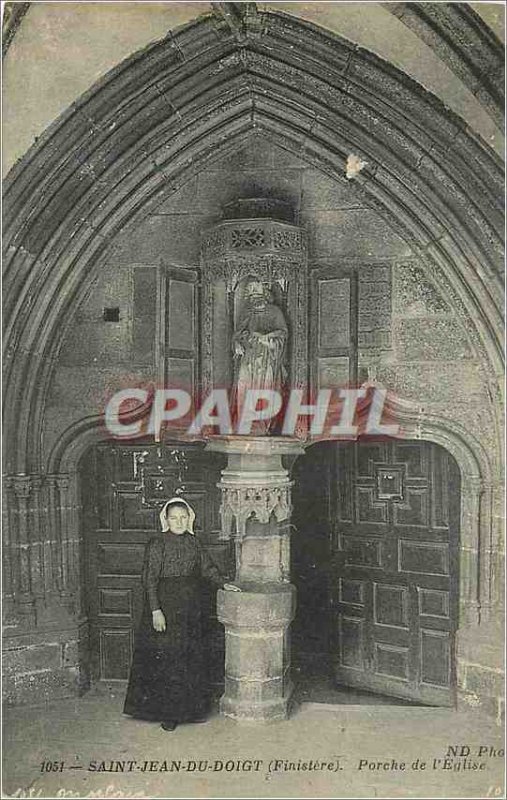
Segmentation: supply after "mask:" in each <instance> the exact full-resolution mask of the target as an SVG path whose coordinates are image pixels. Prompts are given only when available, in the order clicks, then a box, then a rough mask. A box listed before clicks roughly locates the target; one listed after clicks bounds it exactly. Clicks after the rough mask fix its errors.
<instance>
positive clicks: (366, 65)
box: [4, 12, 503, 694]
mask: <svg viewBox="0 0 507 800" xmlns="http://www.w3.org/2000/svg"><path fill="white" fill-rule="evenodd" d="M259 19H260V21H261V23H262V24H261V26H260V28H259V27H257V26H254V27H249V26H248V25H247V26H246V29H245V32H244V35H243V34H242V36H240V37H239V38H238V37H236V35H233V33H232V32H231V31H230V30H229V29H228V28H226V27H221V26H218V28H217V24H216V20H215V18H214V17H212V16H210V17H204V18H203V19H201V20H199V21H197V22H195V23H194V24H192V25H190V26H187V27H185V28H184V29H182V30H180V31H179V32H177V33H175V34H174V35H172V36H171V37H168V38H167V39H165V40H163V41H161V42H158V43H156V44H154V45H153V46H152V47H150V48H148V49H147V50H146V51H143V52H142V53H140V54H137V55H135V56H134V57H132V58H131V59H129V60H128V61H127V62H125V63H124V64H122V65H120V66H119V67H118V68H116V69H115V70H113V72H112V73H111V74H109V75H108V76H106V78H104V79H103V80H102V81H100V82H99V83H98V84H97V86H96V87H94V88H93V89H92V90H91V91H90V92H89V93H87V94H86V95H85V96H84V97H83V98H82V99H81V100H80V101H79V103H77V104H76V105H75V106H73V107H71V108H70V109H69V110H68V111H67V112H66V113H65V114H64V115H63V116H62V118H61V119H60V120H58V121H57V122H56V123H54V125H52V126H51V128H50V129H48V131H47V132H46V134H45V135H44V136H42V137H41V138H40V140H39V141H38V142H37V144H36V145H34V147H33V148H32V149H31V150H30V151H29V153H27V155H26V157H25V158H24V159H22V161H21V162H19V163H18V164H17V165H16V166H15V167H14V168H13V170H12V171H11V173H10V175H9V178H8V180H7V187H6V192H5V208H6V214H5V224H6V230H5V236H4V244H5V266H6V277H5V279H4V288H5V302H6V313H5V317H6V322H7V333H6V337H5V342H6V358H5V366H6V379H5V384H4V385H5V388H6V402H5V414H6V418H5V424H4V429H5V431H6V436H7V440H6V446H5V449H4V452H5V454H6V471H7V474H8V478H7V484H6V485H7V492H6V513H7V522H8V524H7V526H6V536H7V537H8V539H7V542H6V548H5V552H6V554H7V555H6V559H8V560H9V565H10V566H9V569H8V572H7V576H8V581H7V582H6V591H7V597H6V611H7V614H8V619H9V621H10V624H12V627H13V628H14V629H15V631H16V632H17V633H19V634H20V635H24V633H29V632H33V631H34V630H38V631H40V633H38V634H37V635H38V636H39V639H38V641H39V642H40V645H41V647H42V646H45V645H44V641H45V631H46V630H47V629H48V626H49V629H51V626H53V628H54V627H55V625H56V626H59V627H60V628H62V630H67V631H70V630H71V629H72V630H74V631H76V630H77V629H76V619H77V618H78V609H77V607H76V595H75V592H76V587H77V585H78V565H79V535H78V527H77V514H78V510H79V495H78V488H77V485H76V480H75V469H76V464H77V461H78V458H79V453H80V452H83V449H84V448H85V446H87V444H88V443H89V442H91V441H96V440H97V438H100V432H99V426H98V422H97V420H95V419H91V418H90V419H85V420H82V421H80V422H79V423H78V424H77V425H76V426H72V428H71V429H70V430H67V431H61V437H60V444H59V445H58V446H57V448H56V449H55V450H54V451H53V454H52V455H51V456H50V457H49V459H47V460H46V459H45V458H44V455H43V452H42V448H41V433H42V429H43V422H44V413H45V401H46V397H47V393H48V388H49V386H50V383H51V377H52V374H53V370H54V365H55V360H56V358H57V355H58V352H59V349H60V347H61V345H62V341H63V339H64V337H65V334H66V332H67V330H68V327H69V325H70V322H71V319H72V314H73V313H74V311H75V308H76V306H77V305H79V303H80V302H81V301H82V299H83V297H84V296H85V295H86V292H87V290H88V288H89V286H90V284H91V281H92V280H93V277H94V275H96V274H97V271H98V270H99V269H100V264H101V262H102V259H104V258H105V256H106V254H107V252H108V248H109V247H110V246H111V245H112V243H113V241H114V237H115V235H116V234H117V233H118V231H120V230H124V229H126V228H127V227H128V226H132V225H136V224H137V223H138V222H139V220H140V219H142V218H143V215H145V214H146V213H147V212H148V211H149V209H150V208H152V207H153V206H154V205H156V204H158V203H159V202H160V201H161V200H162V199H163V198H166V197H168V196H170V195H171V194H172V193H174V192H175V191H176V190H177V189H178V188H179V187H181V186H182V185H184V184H185V182H186V181H188V180H189V178H190V177H191V176H192V175H194V174H195V173H196V172H198V171H199V169H201V168H202V166H203V165H204V164H208V163H210V162H211V161H212V160H213V159H215V158H218V157H223V156H224V155H226V154H227V153H229V152H231V151H232V149H233V148H234V147H236V146H237V144H238V143H239V142H241V141H245V140H246V138H247V137H248V136H249V135H250V134H251V132H252V131H260V132H262V133H263V134H264V135H265V136H267V137H268V138H269V139H270V140H271V141H274V142H276V143H277V144H279V145H280V146H281V147H282V148H284V149H285V150H288V151H291V152H297V153H298V154H300V155H301V157H302V158H304V159H305V160H307V161H309V162H310V163H312V164H314V165H316V166H317V167H318V168H319V169H320V170H322V171H323V172H325V173H326V174H328V175H329V176H331V177H337V176H341V175H342V174H343V172H344V169H345V163H346V160H347V157H348V156H349V155H350V154H357V155H358V156H359V157H360V158H361V159H362V160H363V161H365V162H366V165H365V166H364V168H363V169H362V170H361V171H360V172H359V173H358V174H357V175H356V177H355V178H354V180H355V181H356V182H357V185H358V187H359V188H360V190H361V192H363V193H364V196H365V198H366V202H367V203H368V204H369V205H370V206H371V207H373V208H375V209H377V210H378V211H379V212H380V213H381V214H382V215H383V216H384V217H385V218H387V219H389V220H390V221H391V223H393V222H394V224H395V225H396V227H397V229H398V230H399V231H400V233H401V234H402V235H403V237H404V238H405V239H406V240H407V241H408V242H409V243H410V246H411V247H412V248H413V249H414V251H415V252H417V253H418V254H419V256H420V258H421V260H422V262H423V263H424V264H426V265H428V268H429V269H430V270H434V271H439V270H442V271H444V272H445V274H446V279H447V281H448V283H449V285H450V287H451V290H452V292H453V294H454V296H455V298H456V302H457V303H459V305H460V308H462V310H463V314H465V315H466V316H467V319H468V320H469V322H470V328H471V336H472V337H473V339H474V342H475V343H476V345H477V349H478V351H479V352H480V354H481V359H482V361H483V363H484V365H485V366H486V368H487V371H488V375H489V376H490V381H491V384H492V385H495V386H496V381H497V376H498V374H499V372H500V369H501V367H500V361H501V359H500V343H501V338H502V336H501V330H502V329H501V323H500V306H501V292H500V281H499V277H498V271H499V269H501V267H502V265H503V261H502V257H501V254H500V250H501V239H502V235H503V228H502V220H501V213H502V192H503V183H502V175H501V170H500V167H499V164H498V161H497V159H496V158H495V157H494V156H493V155H492V154H491V153H489V152H488V151H487V150H486V149H485V148H484V147H483V146H482V145H481V143H480V142H478V141H477V140H476V139H475V138H474V137H473V136H472V135H471V134H470V133H469V131H467V129H466V128H465V126H464V124H463V123H462V121H461V120H460V119H458V118H457V117H455V116H454V115H453V114H451V113H450V112H449V111H448V110H447V109H445V108H444V107H443V106H442V105H441V104H440V103H439V102H438V101H437V100H436V99H435V98H434V97H432V96H431V95H429V94H428V93H427V92H425V91H424V90H423V89H421V87H419V86H418V85H416V84H415V83H414V82H413V81H411V80H409V79H408V78H407V77H406V76H405V75H403V74H402V73H400V72H399V71H397V70H395V69H394V68H393V67H391V66H389V65H387V64H385V63H384V62H382V61H381V60H380V59H378V58H376V57H375V56H373V55H372V54H370V53H367V52H365V51H361V50H358V49H357V48H356V47H354V46H353V45H351V44H350V43H349V42H346V41H344V40H342V39H340V38H339V37H336V36H331V35H329V34H328V33H325V32H323V31H320V30H318V29H317V28H315V27H314V26H312V25H308V24H305V23H302V22H300V21H298V20H295V19H293V18H290V17H286V16H284V15H280V14H276V13H270V12H266V13H262V14H260V15H259ZM295 54H297V57H296V55H295ZM322 75H326V76H327V77H326V80H324V79H323V78H322V77H321V76H322ZM413 425H414V436H413V438H418V437H422V438H425V435H424V434H423V433H421V432H422V431H426V432H427V438H430V439H431V436H433V435H434V436H435V437H437V438H436V439H435V441H437V442H439V443H442V444H444V446H445V441H446V440H447V438H448V436H449V435H450V434H448V433H446V430H447V429H446V428H445V425H444V423H442V427H439V424H438V423H436V422H435V423H434V422H433V421H432V420H431V419H430V418H428V419H425V418H424V415H422V416H417V417H416V419H415V421H414V422H413ZM424 426H426V428H425V427H424ZM451 438H452V436H451ZM458 439H459V440H460V441H461V439H462V441H463V445H461V444H457V443H456V444H455V445H454V446H455V447H456V448H458V449H459V448H460V447H462V448H463V452H462V461H463V462H466V463H467V466H468V467H469V473H467V475H468V474H469V483H470V487H471V488H470V493H469V497H470V500H469V501H468V505H467V508H466V509H465V510H464V511H463V515H464V518H466V524H467V526H468V528H469V530H470V532H471V533H470V536H471V538H470V541H471V542H476V541H478V540H480V541H481V542H482V544H483V545H484V544H485V542H486V541H489V539H490V537H491V510H488V509H490V504H489V500H488V496H489V495H488V493H490V494H492V493H493V492H494V491H495V487H494V481H493V477H492V474H491V470H490V469H489V468H486V466H485V464H486V461H484V463H483V461H482V460H481V459H482V456H481V457H480V458H479V457H470V456H466V455H465V450H466V445H465V442H466V441H467V439H469V437H468V435H467V434H466V433H465V432H459V434H456V442H457V441H458ZM480 449H481V448H480V447H479V446H477V452H479V451H480ZM472 450H474V447H473V446H472ZM451 452H452V451H451ZM457 460H458V462H459V459H457ZM478 464H480V465H481V468H480V469H479V468H478V467H477V465H478ZM465 471H466V470H465ZM479 506H480V508H479ZM479 518H480V519H481V520H482V521H481V523H480V527H479V523H478V519H479ZM474 526H478V527H477V533H473V534H472V531H473V530H474ZM479 530H480V532H481V535H480V536H479ZM491 541H493V540H492V539H491ZM490 549H491V546H490ZM471 550H472V551H473V550H474V547H472V548H471ZM475 550H476V551H477V550H478V548H475ZM478 561H480V570H485V569H486V566H485V565H486V564H487V558H482V559H478ZM471 565H472V566H470V568H469V571H470V574H471V573H473V575H474V576H477V574H478V573H479V567H478V565H477V562H476V561H474V558H473V557H472V559H471ZM491 587H492V576H491V573H490V571H489V572H488V571H487V569H486V572H484V573H481V578H480V579H479V578H477V577H473V576H472V577H471V578H470V583H469V585H468V587H467V591H468V592H469V593H470V597H471V598H478V597H480V600H477V603H480V608H481V614H482V616H484V614H485V610H486V609H487V607H488V603H490V602H491V603H493V602H494V599H495V597H494V592H493V589H492V588H491ZM473 602H475V600H474V601H473ZM473 602H472V601H471V604H472V605H473ZM477 608H479V605H477ZM476 617H477V614H475V618H476ZM65 626H67V627H65ZM67 639H68V640H69V641H70V639H71V637H69V636H67ZM79 639H80V637H79V635H78V634H77V633H76V634H75V637H74V639H72V641H75V642H78V641H79ZM76 648H78V645H77V644H76ZM64 649H65V648H64ZM65 652H66V651H65ZM76 653H77V650H76ZM55 659H56V660H55V662H54V674H56V673H58V671H59V672H60V676H61V674H62V670H63V672H64V673H65V674H66V675H68V680H69V681H70V684H69V683H65V681H64V682H63V684H62V685H63V686H69V685H72V686H75V682H76V679H78V674H79V670H78V663H79V658H78V656H77V655H75V657H74V656H71V655H70V651H69V655H66V656H65V658H64V660H63V661H62V659H61V658H60V657H58V658H56V656H55ZM51 680H52V679H51ZM65 680H67V678H65ZM53 684H54V689H55V691H57V690H58V689H57V684H58V681H57V680H54V681H53ZM20 685H21V684H20ZM64 691H65V689H64ZM16 692H17V690H16ZM16 692H15V694H16ZM20 692H21V689H20Z"/></svg>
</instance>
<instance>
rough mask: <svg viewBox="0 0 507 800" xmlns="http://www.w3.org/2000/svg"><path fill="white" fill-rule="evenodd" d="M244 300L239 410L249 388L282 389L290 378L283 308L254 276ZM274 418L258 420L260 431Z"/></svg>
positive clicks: (238, 347)
mask: <svg viewBox="0 0 507 800" xmlns="http://www.w3.org/2000/svg"><path fill="white" fill-rule="evenodd" d="M245 300H246V305H247V307H246V310H245V312H244V313H243V314H242V315H241V317H240V319H239V322H238V325H237V327H236V330H235V332H234V336H233V351H234V362H235V364H234V366H235V370H234V371H235V385H234V399H235V403H234V405H235V407H236V409H237V411H238V414H239V413H240V412H241V408H242V405H243V400H244V397H245V391H246V390H247V389H274V390H276V391H279V392H280V393H282V392H283V388H284V384H285V381H286V378H287V368H286V365H285V360H286V344H287V339H288V327H287V322H286V320H285V317H284V314H283V312H282V310H281V308H279V306H277V305H276V304H275V303H274V302H273V296H272V292H271V290H270V289H268V287H267V286H265V284H263V283H261V282H260V281H257V280H254V279H253V280H251V281H249V282H248V283H247V285H246V287H245ZM275 421H276V420H266V421H265V422H264V421H259V422H257V423H256V429H257V432H258V433H268V432H269V430H270V428H271V427H272V426H273V423H274V422H275Z"/></svg>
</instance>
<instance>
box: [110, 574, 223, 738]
mask: <svg viewBox="0 0 507 800" xmlns="http://www.w3.org/2000/svg"><path fill="white" fill-rule="evenodd" d="M158 598H159V601H160V608H161V609H162V611H163V612H164V616H165V619H166V630H165V631H163V632H161V633H159V632H157V631H156V630H155V629H154V627H153V622H152V612H151V610H150V608H149V606H148V603H145V605H144V609H143V614H142V618H141V624H140V625H139V629H138V631H137V634H136V639H135V646H134V656H133V659H132V666H131V669H130V678H129V684H128V689H127V695H126V698H125V705H124V708H123V711H124V713H125V714H130V715H131V716H133V717H136V718H137V719H147V720H159V721H163V720H168V719H171V720H175V721H176V722H185V721H190V720H192V719H195V718H199V717H202V716H203V715H205V714H206V712H207V711H208V705H209V695H208V692H207V687H206V685H205V676H204V670H203V652H202V647H201V643H202V639H201V608H200V602H201V597H200V580H199V578H197V577H196V578H194V577H181V578H178V577H172V578H163V579H161V580H160V581H159V584H158Z"/></svg>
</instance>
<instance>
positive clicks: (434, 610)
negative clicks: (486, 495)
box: [330, 442, 459, 705]
mask: <svg viewBox="0 0 507 800" xmlns="http://www.w3.org/2000/svg"><path fill="white" fill-rule="evenodd" d="M336 453H337V461H336V465H335V469H336V473H335V474H336V483H337V493H336V515H335V522H334V525H333V522H332V519H330V524H331V525H333V528H334V534H333V550H334V553H333V565H334V567H333V577H332V580H331V583H330V586H331V593H332V598H331V600H332V606H333V610H334V623H333V624H334V628H335V632H334V637H333V641H334V643H335V657H334V661H335V674H336V678H337V680H338V681H339V682H340V683H344V684H349V685H353V686H358V687H361V688H364V689H369V690H373V691H379V692H383V693H387V694H389V693H390V694H393V695H396V696H400V697H406V698H411V699H414V700H421V701H423V702H428V703H432V704H441V705H450V704H453V702H454V684H455V675H454V646H455V632H456V625H457V590H458V575H457V564H458V559H457V547H458V530H459V529H458V526H459V473H458V471H457V467H456V465H455V463H454V462H453V461H452V459H451V458H450V456H449V455H448V454H447V453H446V452H445V451H444V450H442V449H441V448H438V447H436V446H434V445H430V444H428V443H423V442H417V443H415V442H381V443H372V444H369V443H368V444H358V443H354V444H347V445H340V446H339V447H338V448H337V449H336ZM449 484H451V490H450V489H449Z"/></svg>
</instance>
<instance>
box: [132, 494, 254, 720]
mask: <svg viewBox="0 0 507 800" xmlns="http://www.w3.org/2000/svg"><path fill="white" fill-rule="evenodd" d="M194 520H195V513H194V511H193V509H192V508H191V507H190V506H189V504H188V503H187V502H186V500H183V499H182V498H181V497H174V498H173V499H172V500H169V501H168V502H167V503H166V504H165V505H164V507H163V509H162V511H161V512H160V521H161V524H162V533H161V534H159V535H157V536H154V537H153V538H151V539H150V540H149V542H148V544H147V546H146V552H145V557H144V564H143V569H142V583H143V588H144V591H145V598H144V600H145V602H144V609H143V615H142V618H141V624H140V626H139V630H138V632H137V635H136V641H135V648H134V657H133V659H132V666H131V670H130V679H129V685H128V689H127V696H126V699H125V706H124V709H123V711H124V713H125V714H129V715H130V716H133V717H136V718H137V719H147V720H153V721H160V722H161V723H162V728H164V730H167V731H173V730H174V729H175V728H176V726H177V725H178V723H179V722H204V721H205V716H206V712H207V710H208V709H207V705H208V703H207V699H208V698H207V692H206V688H205V683H206V681H205V676H204V674H203V664H202V661H203V659H202V648H201V631H200V621H201V620H200V616H201V613H200V577H201V576H204V577H206V578H208V579H210V580H211V581H212V582H213V583H214V584H215V585H216V586H217V588H218V587H221V586H223V588H227V589H231V590H233V591H240V590H239V589H238V587H236V586H233V585H232V584H225V585H224V583H223V577H222V576H221V575H220V572H219V570H218V569H217V567H216V566H215V564H213V562H212V561H211V559H210V558H209V556H208V555H207V554H206V552H205V551H204V550H203V549H202V548H201V546H200V545H199V543H198V541H197V540H196V538H195V536H194V529H193V528H194Z"/></svg>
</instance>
